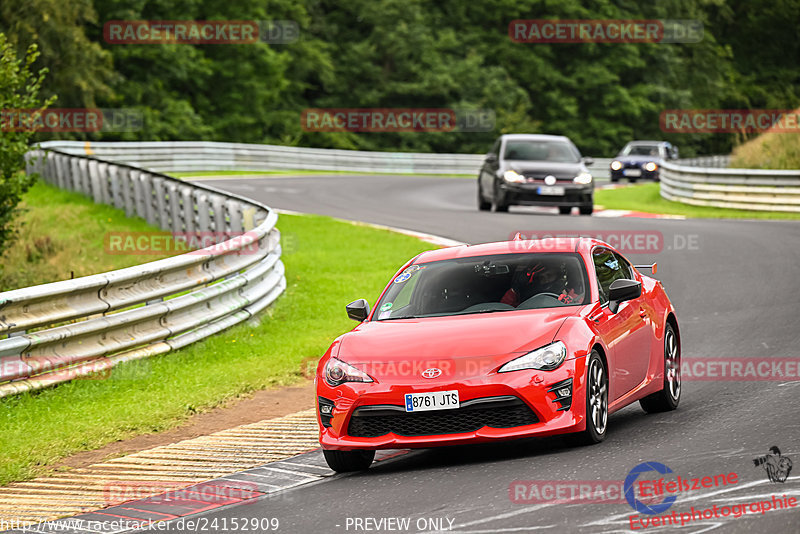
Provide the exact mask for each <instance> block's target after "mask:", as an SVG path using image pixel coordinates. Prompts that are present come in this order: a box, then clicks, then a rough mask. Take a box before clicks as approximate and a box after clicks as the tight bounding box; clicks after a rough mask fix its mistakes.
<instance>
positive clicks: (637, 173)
mask: <svg viewBox="0 0 800 534" xmlns="http://www.w3.org/2000/svg"><path fill="white" fill-rule="evenodd" d="M622 174H623V175H624V176H641V175H642V170H641V169H625V170H624V171H622Z"/></svg>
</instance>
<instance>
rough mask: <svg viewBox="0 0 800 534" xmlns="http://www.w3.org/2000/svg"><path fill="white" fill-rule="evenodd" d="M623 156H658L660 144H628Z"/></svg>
mask: <svg viewBox="0 0 800 534" xmlns="http://www.w3.org/2000/svg"><path fill="white" fill-rule="evenodd" d="M621 155H622V156H658V155H659V153H658V145H628V146H626V147H625V148H624V149H623V150H622V154H621Z"/></svg>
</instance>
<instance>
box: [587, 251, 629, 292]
mask: <svg viewBox="0 0 800 534" xmlns="http://www.w3.org/2000/svg"><path fill="white" fill-rule="evenodd" d="M592 260H593V261H594V272H595V275H596V276H597V287H598V289H599V290H600V302H601V303H606V302H608V292H609V288H610V287H611V284H612V283H613V282H614V280H619V279H621V278H628V279H632V278H633V275H632V273H631V267H630V265H629V264H628V262H627V261H625V258H623V257H622V256H620V255H618V254H615V253H614V252H612V251H610V250H608V249H607V248H597V249H595V250H594V251H593V252H592Z"/></svg>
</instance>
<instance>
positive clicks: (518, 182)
mask: <svg viewBox="0 0 800 534" xmlns="http://www.w3.org/2000/svg"><path fill="white" fill-rule="evenodd" d="M592 163H593V161H592V159H591V158H583V157H581V153H580V152H579V151H578V149H577V148H576V147H575V145H574V144H573V143H572V141H570V140H569V138H567V137H564V136H560V135H540V134H508V135H502V136H500V138H499V139H498V140H497V141H496V142H495V143H494V146H493V147H492V150H491V151H490V152H489V153H488V154H486V159H485V160H484V162H483V166H482V167H481V171H480V175H479V176H478V209H480V210H484V211H486V210H489V209H493V210H494V211H508V207H509V206H512V205H526V206H554V207H557V208H558V210H559V212H561V213H562V214H567V213H569V212H570V211H571V210H572V208H573V207H577V208H578V209H579V211H580V213H581V214H582V215H590V214H591V213H592V211H593V210H594V180H593V179H592V175H591V174H590V173H589V170H588V169H587V168H586V166H587V165H591V164H592Z"/></svg>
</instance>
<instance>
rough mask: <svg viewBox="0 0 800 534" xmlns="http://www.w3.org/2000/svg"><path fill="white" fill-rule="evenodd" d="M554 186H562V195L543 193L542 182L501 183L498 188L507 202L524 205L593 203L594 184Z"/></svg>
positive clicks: (562, 184) (585, 205)
mask: <svg viewBox="0 0 800 534" xmlns="http://www.w3.org/2000/svg"><path fill="white" fill-rule="evenodd" d="M555 187H563V188H564V194H563V195H543V194H540V192H539V191H540V188H547V186H544V185H543V184H527V183H522V184H515V183H508V182H505V183H501V184H500V189H501V191H502V194H503V196H504V198H505V201H506V202H507V203H508V204H518V205H525V206H565V207H566V206H570V207H572V206H578V207H581V206H584V207H589V206H592V205H593V203H594V184H586V185H581V184H573V183H561V182H559V183H556V185H555Z"/></svg>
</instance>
